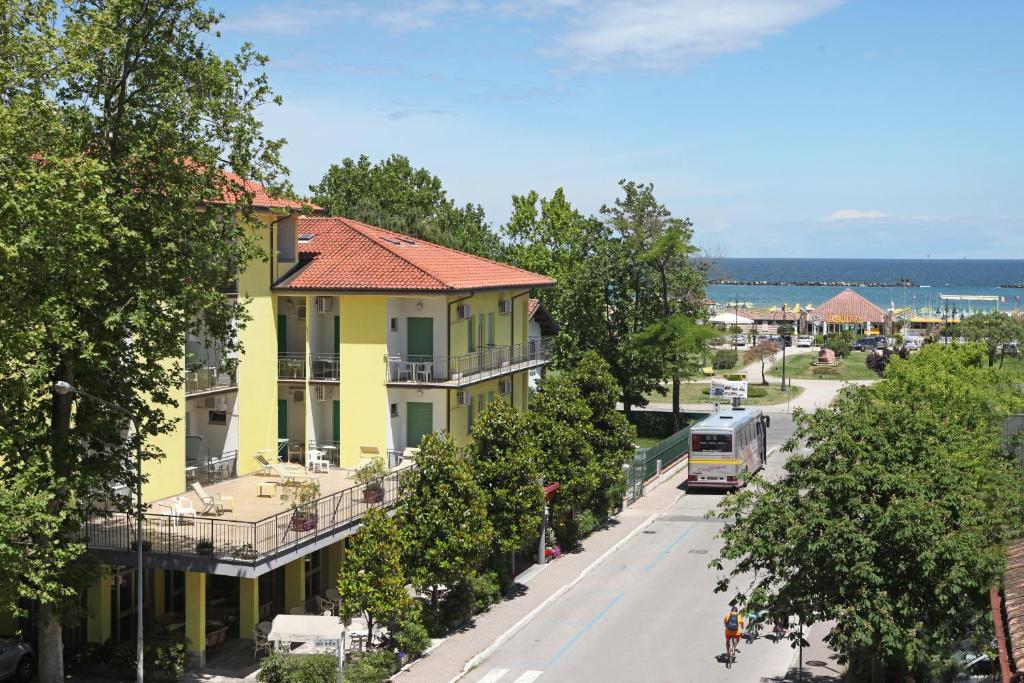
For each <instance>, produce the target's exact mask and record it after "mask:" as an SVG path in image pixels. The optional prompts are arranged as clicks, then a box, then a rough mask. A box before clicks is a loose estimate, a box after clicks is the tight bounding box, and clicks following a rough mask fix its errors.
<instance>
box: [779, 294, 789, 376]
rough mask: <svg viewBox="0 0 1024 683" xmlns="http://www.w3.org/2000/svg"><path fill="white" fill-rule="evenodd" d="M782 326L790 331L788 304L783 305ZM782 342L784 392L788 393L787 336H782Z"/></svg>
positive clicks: (780, 337)
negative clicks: (787, 313)
mask: <svg viewBox="0 0 1024 683" xmlns="http://www.w3.org/2000/svg"><path fill="white" fill-rule="evenodd" d="M782 324H783V325H785V326H786V329H787V330H788V329H789V320H788V319H787V317H786V304H782ZM779 339H781V340H782V390H783V391H786V335H784V334H780V335H779Z"/></svg>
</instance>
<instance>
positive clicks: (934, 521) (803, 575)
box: [713, 345, 1024, 681]
mask: <svg viewBox="0 0 1024 683" xmlns="http://www.w3.org/2000/svg"><path fill="white" fill-rule="evenodd" d="M985 366H986V361H985V352H984V350H983V349H982V348H981V347H979V346H971V347H965V348H956V347H950V348H945V347H941V346H938V345H931V346H928V347H925V348H922V350H921V351H920V353H918V354H916V355H915V356H913V357H911V358H910V359H909V360H903V359H900V358H897V357H895V356H894V357H893V358H892V360H891V362H890V364H889V367H888V369H887V370H886V374H885V379H883V380H882V381H880V382H878V383H877V384H875V385H874V386H871V387H850V388H847V389H846V390H844V391H843V392H842V393H841V394H840V395H839V397H837V399H836V401H835V402H834V403H833V404H832V406H830V407H829V408H823V409H819V410H818V411H817V412H815V413H813V414H806V413H802V412H801V413H798V415H797V418H796V420H797V430H796V433H795V434H794V437H793V438H792V439H791V440H790V441H789V442H788V443H787V445H786V448H787V449H788V450H790V451H794V454H793V455H792V456H791V457H790V459H789V460H788V461H787V463H786V466H785V469H786V476H785V477H784V478H782V479H780V480H778V481H774V482H769V481H766V480H764V479H761V478H760V477H757V478H755V479H754V480H753V481H752V483H751V485H750V486H749V487H748V488H747V489H746V490H745V491H743V492H741V493H739V494H738V495H736V496H732V497H730V498H729V499H727V500H725V501H723V503H722V505H721V506H720V508H719V510H718V513H719V515H721V516H722V517H734V518H735V521H730V522H728V523H727V524H726V526H725V528H724V529H723V532H722V537H723V540H724V543H723V548H722V552H721V555H720V557H719V558H718V559H717V560H716V561H715V562H714V563H713V564H714V565H715V566H717V567H718V568H719V569H720V570H721V568H722V566H723V564H722V563H723V561H729V562H730V566H731V569H730V571H729V575H728V577H727V578H725V579H723V580H722V582H721V583H720V585H719V589H720V590H725V589H726V588H727V585H728V584H729V581H730V579H731V580H732V581H735V582H737V583H742V588H740V590H739V593H738V595H737V597H738V598H739V599H741V600H743V599H744V598H745V596H746V595H747V594H749V593H750V592H751V591H752V590H760V591H761V592H762V594H763V595H764V596H766V602H767V609H768V610H769V611H770V612H773V613H784V614H795V615H798V616H799V617H800V619H801V623H803V624H805V625H809V624H813V623H816V622H819V621H835V622H836V625H835V627H834V628H833V629H832V631H831V632H830V633H829V635H828V638H827V640H828V641H829V642H830V643H831V645H832V646H833V647H835V648H836V649H837V650H838V651H839V652H840V653H841V654H842V655H843V656H844V658H846V659H848V660H849V661H850V663H851V672H852V675H853V676H854V677H856V680H869V679H870V680H872V681H884V680H886V679H887V676H892V680H899V681H903V680H908V675H911V674H914V675H916V676H918V678H917V680H920V677H921V676H923V675H924V674H925V673H927V670H928V669H929V668H930V667H931V666H932V665H933V664H934V663H935V662H936V661H938V660H939V659H941V658H942V657H943V656H944V655H947V654H949V653H950V652H951V651H952V650H953V649H955V648H956V647H957V646H958V643H959V641H961V640H963V639H964V638H967V637H968V636H970V635H971V631H972V629H973V628H975V627H976V626H977V624H978V623H979V621H981V619H979V617H980V616H984V611H985V610H987V608H988V591H989V588H990V587H991V586H992V585H993V584H994V583H995V582H997V581H998V578H999V576H1000V574H1001V572H1002V570H1003V567H1004V566H1005V552H1006V545H1007V543H1008V542H1009V541H1010V540H1012V539H1014V538H1017V537H1018V535H1019V533H1020V531H1021V522H1020V519H1021V512H1022V511H1024V510H1022V502H1021V501H1022V500H1024V497H1022V494H1024V475H1022V472H1021V470H1020V468H1019V467H1018V466H1017V464H1016V462H1015V461H1014V460H1013V459H1012V457H1010V456H1008V454H1007V453H1005V452H1004V446H1003V442H1002V436H1001V424H1002V419H1003V416H1005V415H1006V414H1008V413H1009V411H1011V410H1019V409H1020V403H1021V399H1020V397H1019V395H1017V394H1015V393H1014V392H1013V391H1009V390H1008V389H1009V388H1010V387H1009V385H1008V384H1007V380H1006V378H1004V377H1000V376H999V374H998V373H997V372H995V371H994V370H991V369H989V368H987V367H985ZM804 441H806V445H807V449H808V452H806V454H805V453H803V452H802V451H801V446H802V443H803V442H804ZM989 628H990V627H989ZM989 634H990V631H989ZM987 637H991V636H990V635H988V636H987Z"/></svg>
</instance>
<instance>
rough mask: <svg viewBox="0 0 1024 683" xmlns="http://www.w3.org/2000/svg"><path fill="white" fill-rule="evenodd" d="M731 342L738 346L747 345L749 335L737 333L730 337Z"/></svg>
mask: <svg viewBox="0 0 1024 683" xmlns="http://www.w3.org/2000/svg"><path fill="white" fill-rule="evenodd" d="M729 342H730V343H731V344H735V345H736V346H746V345H747V335H745V334H737V335H735V336H734V337H733V338H732V339H730V340H729Z"/></svg>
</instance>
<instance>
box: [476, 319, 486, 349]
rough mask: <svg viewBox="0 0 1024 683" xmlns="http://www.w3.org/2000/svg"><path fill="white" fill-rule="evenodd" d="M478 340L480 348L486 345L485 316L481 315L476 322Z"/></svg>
mask: <svg viewBox="0 0 1024 683" xmlns="http://www.w3.org/2000/svg"><path fill="white" fill-rule="evenodd" d="M476 340H477V344H478V345H479V346H483V345H484V314H483V313H481V314H480V315H478V316H477V320H476Z"/></svg>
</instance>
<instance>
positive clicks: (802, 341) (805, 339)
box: [796, 334, 814, 348]
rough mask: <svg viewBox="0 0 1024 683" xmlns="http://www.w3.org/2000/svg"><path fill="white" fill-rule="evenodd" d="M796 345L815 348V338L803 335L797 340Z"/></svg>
mask: <svg viewBox="0 0 1024 683" xmlns="http://www.w3.org/2000/svg"><path fill="white" fill-rule="evenodd" d="M796 345H797V346H798V347H804V348H810V347H812V346H814V337H811V336H809V335H806V334H802V335H800V336H799V337H797V339H796Z"/></svg>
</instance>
